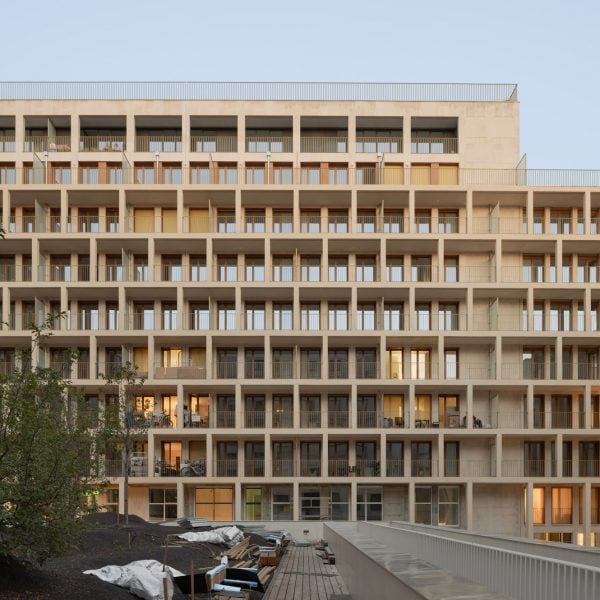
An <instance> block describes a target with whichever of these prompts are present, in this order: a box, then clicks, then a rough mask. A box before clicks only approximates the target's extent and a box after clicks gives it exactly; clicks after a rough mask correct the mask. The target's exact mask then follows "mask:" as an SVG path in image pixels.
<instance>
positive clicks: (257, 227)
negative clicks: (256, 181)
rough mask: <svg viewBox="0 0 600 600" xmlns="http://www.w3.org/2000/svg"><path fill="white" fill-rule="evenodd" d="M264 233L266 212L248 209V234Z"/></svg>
mask: <svg viewBox="0 0 600 600" xmlns="http://www.w3.org/2000/svg"><path fill="white" fill-rule="evenodd" d="M263 183H264V182H263ZM264 232H265V211H264V209H255V210H250V209H246V233H264Z"/></svg>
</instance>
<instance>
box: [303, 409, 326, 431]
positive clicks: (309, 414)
mask: <svg viewBox="0 0 600 600" xmlns="http://www.w3.org/2000/svg"><path fill="white" fill-rule="evenodd" d="M300 427H301V428H302V429H313V428H319V427H321V411H320V410H301V411H300Z"/></svg>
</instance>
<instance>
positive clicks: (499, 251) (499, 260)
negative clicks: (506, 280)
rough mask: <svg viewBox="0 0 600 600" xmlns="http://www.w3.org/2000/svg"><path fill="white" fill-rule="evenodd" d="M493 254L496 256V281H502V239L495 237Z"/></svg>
mask: <svg viewBox="0 0 600 600" xmlns="http://www.w3.org/2000/svg"><path fill="white" fill-rule="evenodd" d="M494 254H495V256H496V281H502V263H503V260H502V240H500V239H496V244H495V248H494Z"/></svg>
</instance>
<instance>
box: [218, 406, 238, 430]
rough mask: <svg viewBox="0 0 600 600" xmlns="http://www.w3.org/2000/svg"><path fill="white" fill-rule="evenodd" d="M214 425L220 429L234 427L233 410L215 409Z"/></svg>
mask: <svg viewBox="0 0 600 600" xmlns="http://www.w3.org/2000/svg"><path fill="white" fill-rule="evenodd" d="M216 427H217V428H220V429H233V428H235V411H232V410H217V412H216Z"/></svg>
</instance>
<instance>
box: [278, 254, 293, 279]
mask: <svg viewBox="0 0 600 600" xmlns="http://www.w3.org/2000/svg"><path fill="white" fill-rule="evenodd" d="M293 273H294V270H293V258H292V257H291V256H273V281H292V279H293Z"/></svg>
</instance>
